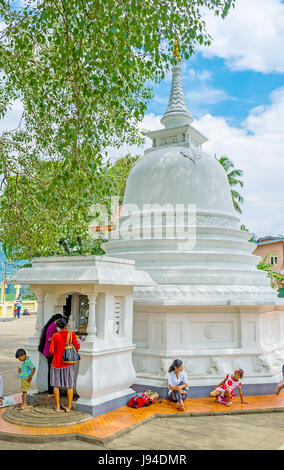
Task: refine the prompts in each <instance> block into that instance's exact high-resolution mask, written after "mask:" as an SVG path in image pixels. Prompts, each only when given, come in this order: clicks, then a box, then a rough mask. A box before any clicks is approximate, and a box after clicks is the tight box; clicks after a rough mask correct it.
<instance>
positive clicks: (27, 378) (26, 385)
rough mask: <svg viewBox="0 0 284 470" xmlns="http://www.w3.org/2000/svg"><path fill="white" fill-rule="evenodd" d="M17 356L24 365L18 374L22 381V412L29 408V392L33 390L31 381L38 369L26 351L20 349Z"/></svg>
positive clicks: (19, 368)
mask: <svg viewBox="0 0 284 470" xmlns="http://www.w3.org/2000/svg"><path fill="white" fill-rule="evenodd" d="M15 356H16V358H17V359H19V361H21V363H22V365H21V367H18V372H19V379H21V390H22V393H23V403H22V405H21V406H20V410H23V409H24V408H26V406H27V392H28V391H29V390H30V388H31V381H32V378H33V375H34V373H35V371H36V367H35V366H34V365H33V363H32V362H31V360H30V358H29V357H28V356H27V354H26V351H25V350H24V349H18V350H17V351H16V354H15Z"/></svg>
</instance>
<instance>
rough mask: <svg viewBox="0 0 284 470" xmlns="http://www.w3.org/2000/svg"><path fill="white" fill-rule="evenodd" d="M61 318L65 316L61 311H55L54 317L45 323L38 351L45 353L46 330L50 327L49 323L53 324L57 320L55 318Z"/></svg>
mask: <svg viewBox="0 0 284 470" xmlns="http://www.w3.org/2000/svg"><path fill="white" fill-rule="evenodd" d="M59 318H63V316H62V315H61V313H55V314H54V315H52V317H51V318H50V319H49V320H48V322H47V323H46V324H45V325H44V327H43V329H42V331H41V335H40V340H39V345H38V351H39V352H41V353H43V350H44V346H45V342H46V331H47V328H48V327H49V325H51V323H53V322H55V320H59Z"/></svg>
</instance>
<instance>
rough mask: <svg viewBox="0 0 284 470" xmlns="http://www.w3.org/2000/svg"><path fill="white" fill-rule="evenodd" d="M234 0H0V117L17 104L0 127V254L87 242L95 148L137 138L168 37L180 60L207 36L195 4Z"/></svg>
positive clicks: (104, 189)
mask: <svg viewBox="0 0 284 470" xmlns="http://www.w3.org/2000/svg"><path fill="white" fill-rule="evenodd" d="M233 4H234V0H194V1H193V0H192V1H191V0H38V1H34V0H26V1H25V0H22V1H21V3H20V5H21V7H19V2H16V1H8V0H7V1H6V0H0V19H1V29H0V118H4V117H5V115H6V113H7V111H8V109H9V108H10V107H11V105H12V104H13V103H14V102H15V101H16V102H19V101H20V102H21V105H22V107H23V112H22V116H21V119H20V122H19V123H17V125H15V129H14V130H13V131H9V132H8V131H7V132H3V133H2V135H1V136H0V171H1V175H2V180H1V190H2V192H1V194H2V196H1V201H0V203H1V207H0V230H1V231H0V241H1V242H2V243H3V246H4V249H5V251H6V254H7V256H8V257H9V258H10V259H30V258H32V257H34V256H38V255H41V256H47V255H51V254H54V253H58V254H63V253H67V254H74V253H77V252H78V253H86V252H89V251H90V243H89V242H90V240H89V239H88V223H89V220H88V213H89V212H88V209H89V207H91V206H92V205H93V204H94V203H96V202H102V203H103V202H104V199H105V198H107V197H108V196H109V191H110V188H111V186H112V184H111V181H109V176H107V174H108V172H105V171H104V162H105V158H106V149H107V148H108V147H109V146H120V145H122V143H128V144H139V143H141V141H142V138H143V136H141V134H140V133H139V127H138V122H139V121H141V120H142V118H143V115H144V113H145V110H146V107H147V103H148V101H149V99H150V98H151V96H152V92H151V86H150V84H151V83H153V82H156V83H157V82H159V81H160V80H162V79H163V77H164V75H165V72H166V70H167V69H169V67H170V64H171V63H172V61H173V60H174V59H173V58H172V50H173V47H174V43H175V41H176V40H178V43H179V49H180V55H181V57H184V58H186V59H187V58H189V56H190V55H191V54H193V52H194V49H195V47H196V45H197V44H205V45H209V44H210V37H209V35H208V33H207V31H206V24H205V22H204V19H203V12H204V11H205V10H206V9H207V10H212V11H213V12H214V13H215V14H216V15H221V16H222V17H225V16H226V15H227V14H228V11H229V9H230V7H231V6H233ZM66 240H68V243H67V245H68V248H66V243H65V242H66ZM80 243H81V246H80ZM83 245H84V246H83ZM78 247H79V248H78ZM68 250H69V251H68Z"/></svg>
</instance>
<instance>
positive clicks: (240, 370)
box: [235, 369, 244, 378]
mask: <svg viewBox="0 0 284 470" xmlns="http://www.w3.org/2000/svg"><path fill="white" fill-rule="evenodd" d="M235 372H238V373H239V374H240V376H241V378H242V376H243V375H244V371H243V369H236V370H235Z"/></svg>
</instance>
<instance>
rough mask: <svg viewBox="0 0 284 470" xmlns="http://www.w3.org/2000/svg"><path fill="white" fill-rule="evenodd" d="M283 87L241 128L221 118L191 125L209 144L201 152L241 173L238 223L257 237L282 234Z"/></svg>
mask: <svg viewBox="0 0 284 470" xmlns="http://www.w3.org/2000/svg"><path fill="white" fill-rule="evenodd" d="M283 121H284V87H283V88H280V89H278V90H275V91H274V92H273V93H272V94H271V104H270V105H269V106H263V107H258V108H254V109H252V111H251V112H250V113H249V115H248V117H247V118H246V120H245V121H244V122H243V127H242V128H236V127H232V126H230V125H229V124H228V122H227V120H226V119H225V118H224V117H214V116H211V115H210V114H208V115H206V116H203V117H202V118H201V119H199V120H198V121H195V122H194V123H193V125H195V127H196V128H197V129H198V130H199V131H200V132H202V133H203V134H205V135H206V136H207V137H208V139H209V141H208V142H207V143H206V144H204V150H205V151H207V152H209V153H211V154H214V153H216V154H217V156H218V157H221V156H227V157H229V158H230V159H231V160H232V161H233V162H234V165H235V168H238V169H242V170H243V171H244V175H243V178H242V179H243V181H244V187H243V188H240V192H241V194H242V195H243V197H244V200H245V201H244V204H242V210H243V214H242V215H241V221H242V223H244V224H245V225H247V227H249V228H250V230H251V231H253V232H255V233H256V234H258V235H266V234H272V235H273V234H274V235H277V234H278V233H282V232H284V218H283V213H284V189H283V176H284V133H283Z"/></svg>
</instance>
